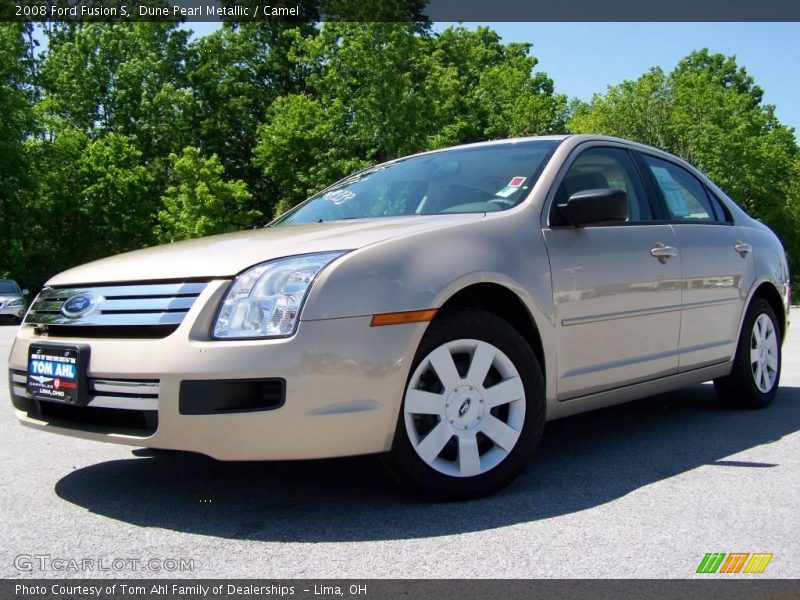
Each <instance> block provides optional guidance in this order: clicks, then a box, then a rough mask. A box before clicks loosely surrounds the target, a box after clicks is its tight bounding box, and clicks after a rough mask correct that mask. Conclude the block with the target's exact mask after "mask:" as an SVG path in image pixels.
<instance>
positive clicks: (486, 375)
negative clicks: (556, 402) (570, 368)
mask: <svg viewBox="0 0 800 600" xmlns="http://www.w3.org/2000/svg"><path fill="white" fill-rule="evenodd" d="M544 421H545V394H544V377H543V376H542V371H541V368H540V366H539V362H538V360H537V359H536V356H535V354H534V353H533V351H532V350H531V348H530V346H529V345H528V344H527V342H526V341H525V339H524V338H523V337H522V336H521V335H520V334H519V333H518V332H517V331H516V330H515V329H514V328H513V327H511V326H510V325H509V324H508V323H506V322H505V321H503V320H502V319H500V318H499V317H497V316H496V315H494V314H492V313H489V312H486V311H483V310H478V309H458V310H455V311H453V312H451V313H450V314H448V315H442V316H441V317H439V318H438V319H437V320H435V321H434V322H432V323H431V325H430V327H429V329H428V331H427V332H426V333H425V336H424V337H423V339H422V342H421V344H420V347H419V349H418V350H417V353H416V356H415V358H414V362H413V363H412V368H411V374H410V376H409V378H408V382H407V384H406V390H405V395H404V399H403V406H402V409H401V412H400V416H399V418H398V423H397V430H396V432H395V439H394V444H393V446H392V450H391V452H390V453H389V454H388V455H387V456H386V463H387V466H388V467H389V469H390V471H391V472H392V474H393V475H394V476H395V478H396V479H398V480H399V482H400V483H401V484H402V485H404V486H405V487H406V488H408V489H410V490H411V491H412V492H414V493H416V494H418V495H421V496H423V497H425V498H429V499H435V500H463V499H469V498H478V497H482V496H487V495H489V494H491V493H493V492H495V491H497V490H499V489H500V488H502V487H504V486H505V485H507V484H508V483H509V482H511V480H513V479H514V478H515V477H516V476H517V475H519V473H520V472H521V471H522V469H523V468H524V466H525V463H526V462H527V461H528V459H529V458H530V456H531V454H532V453H533V450H534V449H535V447H536V446H537V445H538V443H539V441H540V439H541V436H542V430H543V429H544Z"/></svg>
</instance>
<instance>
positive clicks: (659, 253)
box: [650, 242, 678, 265]
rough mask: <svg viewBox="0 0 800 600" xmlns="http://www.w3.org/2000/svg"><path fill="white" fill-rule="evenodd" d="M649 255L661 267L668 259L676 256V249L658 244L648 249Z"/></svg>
mask: <svg viewBox="0 0 800 600" xmlns="http://www.w3.org/2000/svg"><path fill="white" fill-rule="evenodd" d="M650 254H652V255H653V256H655V257H656V258H657V259H658V262H660V263H661V264H662V265H663V264H664V263H666V262H667V260H669V259H670V258H674V257H676V256H678V249H677V248H674V247H672V246H667V245H666V244H662V243H661V242H658V243H657V244H656V245H655V246H653V247H652V248H651V249H650Z"/></svg>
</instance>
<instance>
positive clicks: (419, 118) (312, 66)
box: [253, 22, 566, 215]
mask: <svg viewBox="0 0 800 600" xmlns="http://www.w3.org/2000/svg"><path fill="white" fill-rule="evenodd" d="M295 42H296V43H295V45H294V50H293V55H294V56H295V57H296V60H298V61H299V62H300V63H304V64H306V65H308V66H307V68H306V69H305V71H306V72H307V77H306V82H305V91H304V92H303V93H297V94H290V95H287V96H284V97H282V98H279V99H278V100H276V101H275V102H274V104H273V105H272V107H271V108H270V110H268V111H267V115H266V121H265V122H264V123H263V125H261V126H260V127H259V129H258V138H257V143H256V146H255V149H254V151H253V164H254V165H256V166H257V167H259V168H260V169H261V172H262V173H263V175H264V180H265V181H266V182H268V186H269V188H270V189H272V190H274V194H275V197H276V198H277V200H278V202H277V203H276V204H274V205H273V206H271V207H269V208H274V209H275V210H274V214H276V215H277V214H280V213H281V212H283V211H284V210H286V209H287V208H290V207H291V206H293V205H295V204H296V203H297V202H299V201H301V200H303V199H304V198H305V197H307V196H308V195H309V194H310V193H312V192H314V191H316V190H319V189H321V188H322V187H324V186H326V185H327V184H330V183H333V182H334V181H335V180H336V179H338V178H339V177H342V176H344V175H346V174H347V173H348V172H350V171H352V170H355V169H356V168H358V167H362V166H366V165H369V164H374V163H377V162H383V161H386V160H389V159H392V158H396V157H399V156H403V155H406V154H411V153H414V152H420V151H423V150H429V149H433V148H438V147H442V146H445V145H451V144H456V143H463V142H469V141H477V140H481V139H487V138H501V137H509V136H514V135H534V134H537V133H551V132H553V131H556V130H560V129H563V115H564V112H565V111H564V108H565V106H566V99H565V98H564V97H563V96H558V95H556V94H555V93H554V90H553V82H552V81H551V80H550V78H549V77H547V76H546V75H545V74H543V73H534V72H533V69H534V68H535V66H536V59H535V58H534V57H532V56H530V55H529V53H530V46H529V45H527V44H508V45H503V44H501V43H500V38H499V36H497V34H496V33H494V32H492V31H491V30H489V29H488V28H478V29H477V30H476V31H474V32H471V31H468V30H466V29H464V28H455V29H453V28H450V29H447V30H445V31H444V32H443V33H441V34H440V35H438V36H436V35H433V34H431V32H430V29H429V27H428V26H427V24H425V23H424V22H416V23H414V22H411V23H326V24H325V25H324V26H323V27H322V30H321V31H320V33H319V35H317V36H312V37H303V38H300V37H298V38H296V40H295ZM265 209H267V206H265Z"/></svg>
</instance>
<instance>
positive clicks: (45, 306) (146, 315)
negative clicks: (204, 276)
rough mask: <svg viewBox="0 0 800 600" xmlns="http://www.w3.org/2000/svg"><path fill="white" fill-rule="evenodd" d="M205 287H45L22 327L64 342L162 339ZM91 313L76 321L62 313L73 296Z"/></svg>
mask: <svg viewBox="0 0 800 600" xmlns="http://www.w3.org/2000/svg"><path fill="white" fill-rule="evenodd" d="M206 285H207V282H186V281H178V282H169V283H163V282H162V283H136V284H108V285H84V286H71V287H47V288H45V289H43V290H42V291H41V292H40V293H39V295H38V296H37V297H36V300H35V301H34V302H33V305H32V306H31V309H30V311H29V312H28V314H27V315H26V317H25V323H28V324H32V325H37V326H39V328H40V330H43V331H45V332H47V333H48V334H51V335H63V336H65V337H78V336H80V337H120V338H121V337H166V336H167V335H169V334H170V333H172V331H174V330H175V329H176V328H177V327H178V325H180V323H181V322H182V321H183V319H184V318H185V317H186V313H188V312H189V310H190V309H191V308H192V305H194V303H195V300H197V297H198V296H199V295H200V294H201V293H202V291H203V290H204V289H205V287H206ZM81 295H86V298H87V299H88V300H90V301H91V307H90V308H88V309H87V310H86V312H85V313H83V314H79V315H77V316H75V315H73V316H67V315H66V314H64V312H62V308H64V304H65V303H66V302H67V300H69V299H70V298H73V297H74V296H81Z"/></svg>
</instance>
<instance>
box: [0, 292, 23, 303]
mask: <svg viewBox="0 0 800 600" xmlns="http://www.w3.org/2000/svg"><path fill="white" fill-rule="evenodd" d="M22 297H23V296H22V294H0V302H3V303H5V302H11V301H12V300H16V299H18V298H22Z"/></svg>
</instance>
